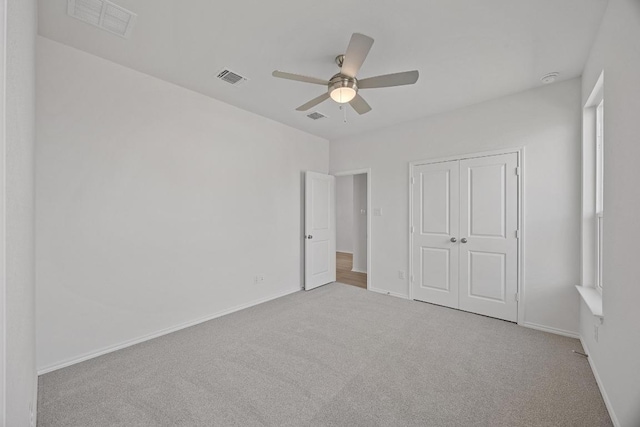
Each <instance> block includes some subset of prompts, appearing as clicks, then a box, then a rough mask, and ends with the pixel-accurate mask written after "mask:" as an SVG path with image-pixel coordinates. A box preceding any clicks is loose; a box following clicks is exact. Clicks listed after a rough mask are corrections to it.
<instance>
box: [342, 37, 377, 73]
mask: <svg viewBox="0 0 640 427" xmlns="http://www.w3.org/2000/svg"><path fill="white" fill-rule="evenodd" d="M372 45H373V39H372V38H371V37H369V36H365V35H364V34H360V33H353V35H352V36H351V41H350V42H349V46H348V47H347V51H346V52H345V54H344V62H343V63H342V71H341V73H342V74H344V75H346V76H349V77H355V76H356V74H358V71H359V70H360V67H362V63H363V62H364V60H365V59H366V58H367V55H368V54H369V51H370V50H371V46H372Z"/></svg>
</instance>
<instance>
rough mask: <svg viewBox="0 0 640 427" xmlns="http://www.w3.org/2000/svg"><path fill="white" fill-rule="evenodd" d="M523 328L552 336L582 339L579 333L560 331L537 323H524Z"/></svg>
mask: <svg viewBox="0 0 640 427" xmlns="http://www.w3.org/2000/svg"><path fill="white" fill-rule="evenodd" d="M522 326H524V327H525V328H531V329H536V330H538V331H543V332H549V333H552V334H556V335H562V336H565V337H569V338H576V339H578V338H580V334H578V333H577V332H572V331H566V330H564V329H558V328H552V327H551V326H543V325H538V324H537V323H531V322H524V323H523V324H522Z"/></svg>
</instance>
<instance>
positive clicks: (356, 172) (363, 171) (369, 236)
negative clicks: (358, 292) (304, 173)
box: [331, 168, 373, 291]
mask: <svg viewBox="0 0 640 427" xmlns="http://www.w3.org/2000/svg"><path fill="white" fill-rule="evenodd" d="M361 174H366V175H367V271H358V270H351V271H356V272H358V273H366V274H367V290H369V291H371V290H373V285H372V284H373V279H372V276H373V274H372V268H371V259H372V257H371V248H373V246H372V244H371V241H372V240H373V233H372V230H373V227H372V226H371V217H372V215H371V199H372V197H371V188H372V185H371V168H367V169H353V170H348V171H341V172H334V173H332V174H331V175H333V176H336V177H337V176H350V175H361Z"/></svg>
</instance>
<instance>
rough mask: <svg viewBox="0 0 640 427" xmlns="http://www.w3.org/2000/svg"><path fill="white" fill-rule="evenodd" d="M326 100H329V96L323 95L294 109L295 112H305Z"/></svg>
mask: <svg viewBox="0 0 640 427" xmlns="http://www.w3.org/2000/svg"><path fill="white" fill-rule="evenodd" d="M327 99H329V94H328V93H323V94H322V95H320V96H318V97H316V98H313V99H312V100H311V101H309V102H307V103H306V104H302V105H301V106H299V107H298V108H296V110H298V111H307V110H308V109H309V108H311V107H315V106H316V105H318V104H320V103H321V102H322V101H326V100H327Z"/></svg>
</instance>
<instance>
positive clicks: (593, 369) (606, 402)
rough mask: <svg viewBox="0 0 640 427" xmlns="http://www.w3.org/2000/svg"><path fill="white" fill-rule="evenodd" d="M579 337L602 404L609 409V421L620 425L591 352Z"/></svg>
mask: <svg viewBox="0 0 640 427" xmlns="http://www.w3.org/2000/svg"><path fill="white" fill-rule="evenodd" d="M579 339H580V344H582V348H583V349H584V352H585V353H586V354H588V355H589V357H587V360H588V361H589V366H590V367H591V372H593V376H594V378H595V379H596V384H598V388H599V389H600V394H601V395H602V400H604V405H605V406H606V407H607V411H609V417H611V422H612V423H613V425H614V426H615V427H620V422H619V421H618V418H617V417H616V413H615V412H613V405H612V404H611V400H610V399H609V396H608V395H607V391H606V390H605V389H604V385H603V384H602V380H601V379H600V375H598V370H597V369H596V364H595V362H594V361H593V358H592V357H591V352H590V351H589V348H588V347H587V344H586V343H585V341H584V340H583V339H582V337H581V336H580V337H579Z"/></svg>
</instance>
